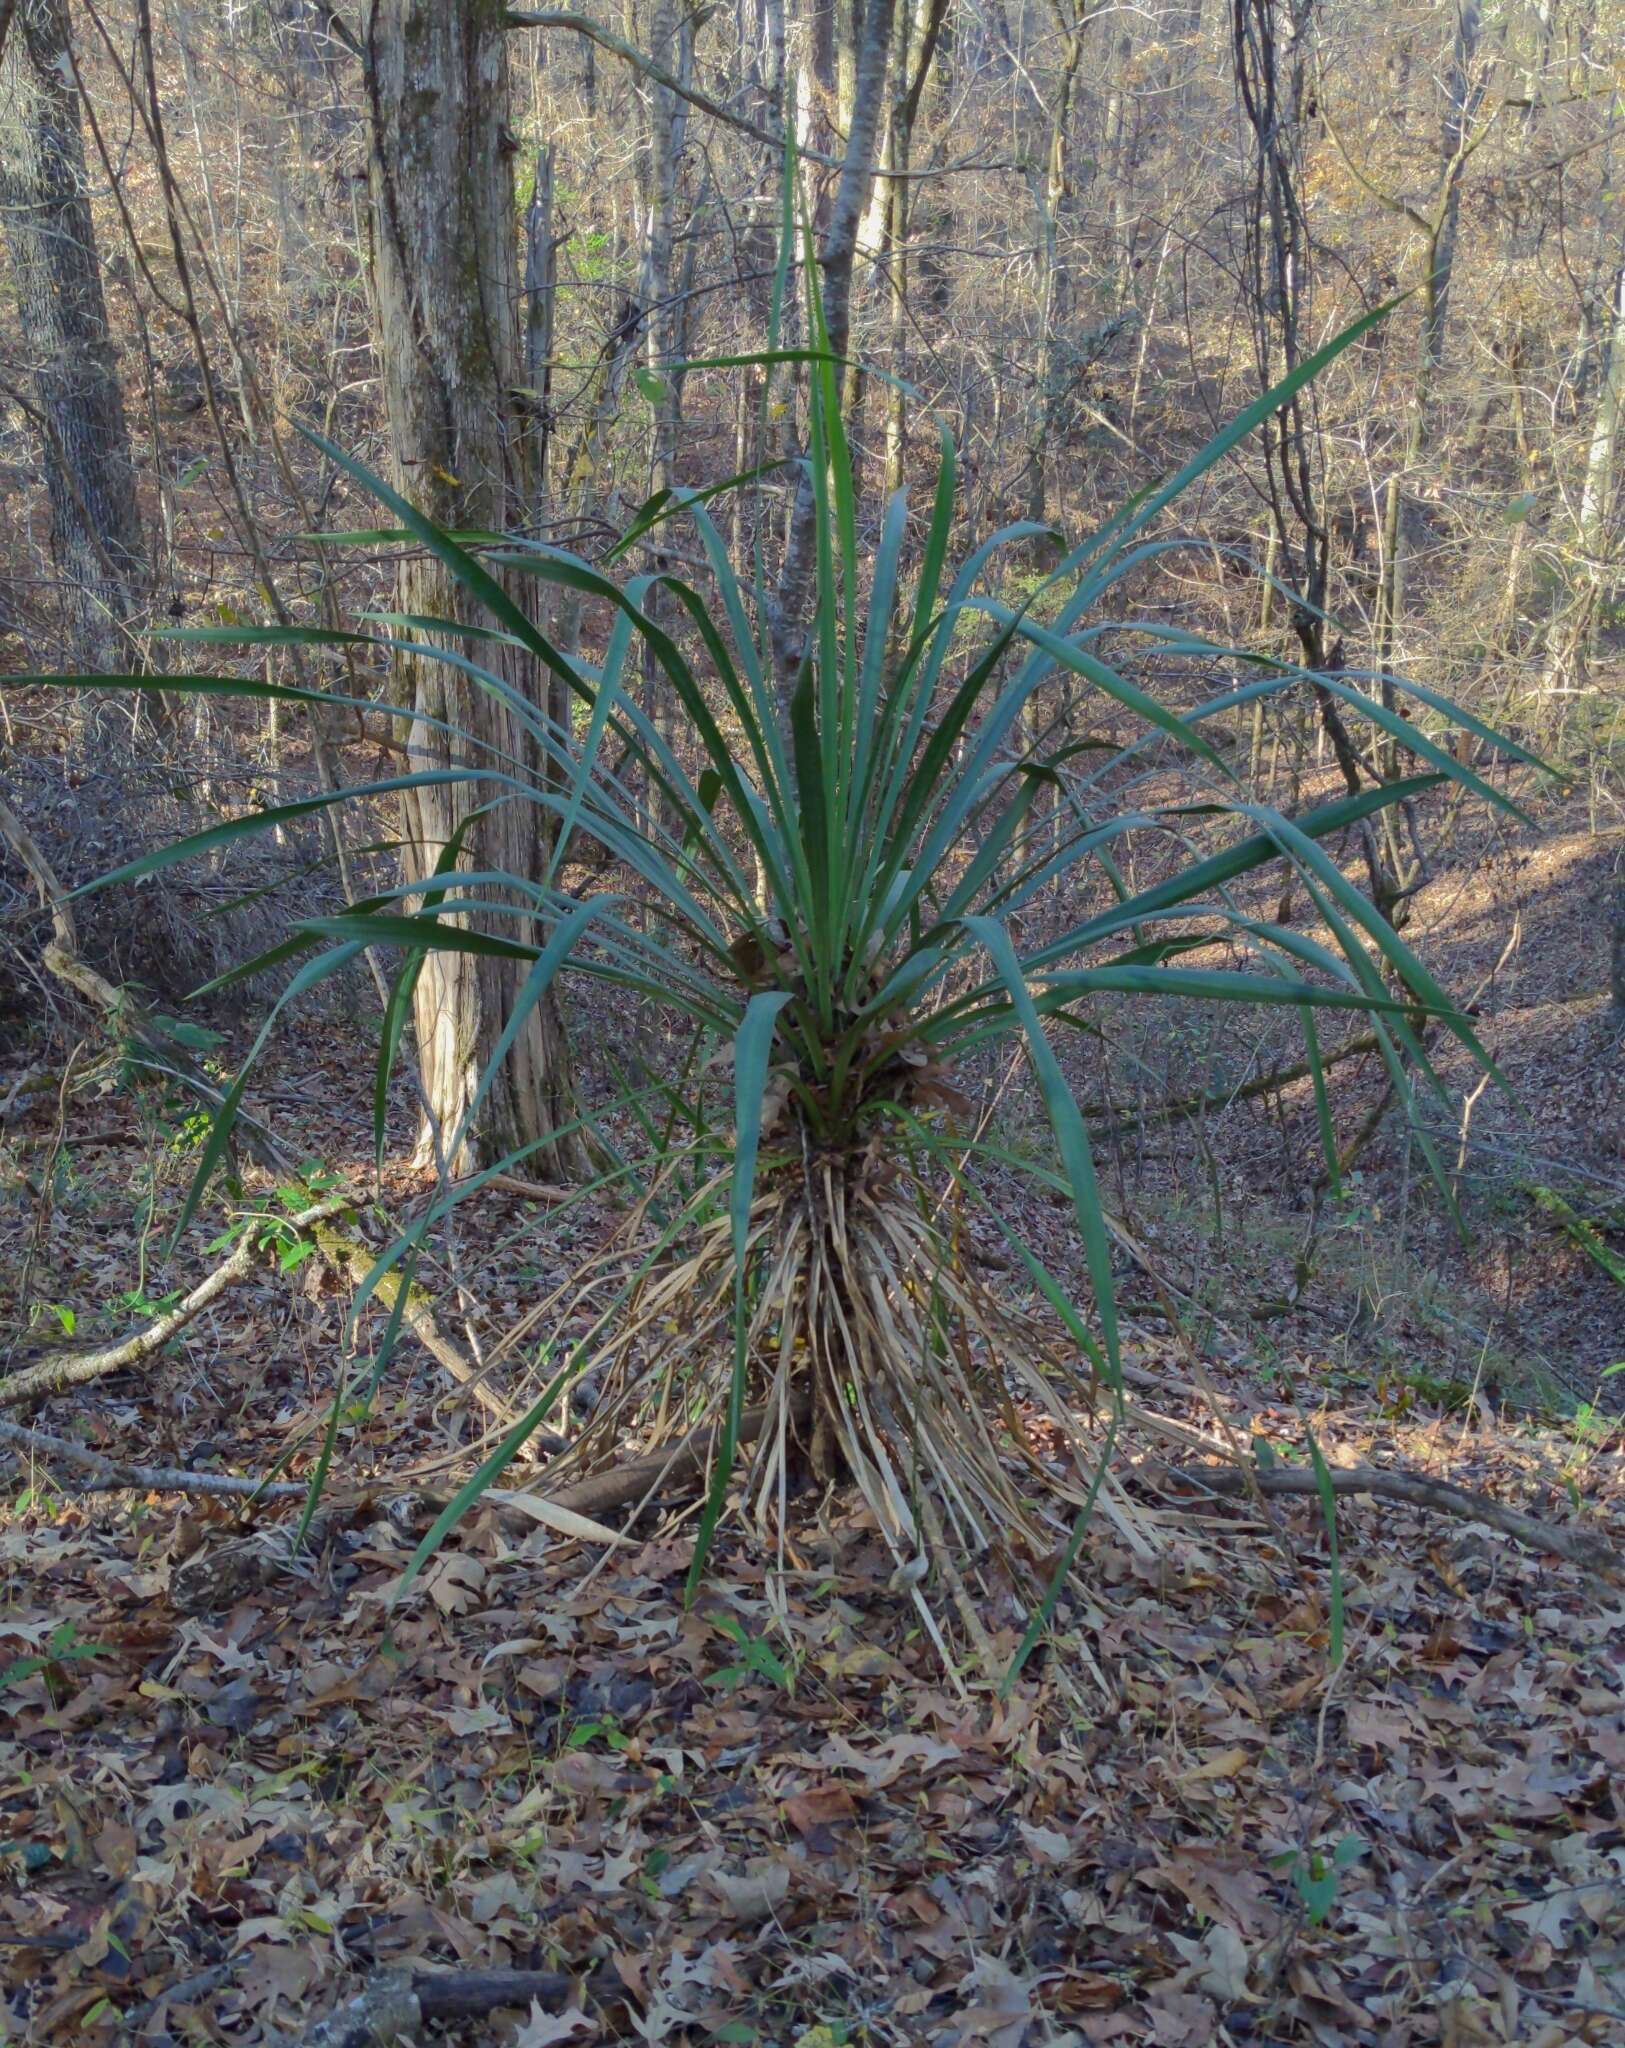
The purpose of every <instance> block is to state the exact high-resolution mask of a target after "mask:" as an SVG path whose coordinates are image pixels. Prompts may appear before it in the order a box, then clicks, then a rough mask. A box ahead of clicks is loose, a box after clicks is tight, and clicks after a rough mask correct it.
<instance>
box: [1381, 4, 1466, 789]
mask: <svg viewBox="0 0 1625 2048" xmlns="http://www.w3.org/2000/svg"><path fill="white" fill-rule="evenodd" d="M1480 33H1481V21H1480V16H1479V11H1478V0H1461V4H1460V6H1459V7H1458V9H1457V13H1456V34H1455V44H1454V48H1453V50H1452V53H1451V61H1450V71H1449V75H1448V77H1447V79H1446V83H1445V113H1444V121H1443V124H1442V127H1441V129H1440V134H1439V155H1440V158H1441V164H1442V167H1441V171H1440V178H1439V186H1438V190H1437V193H1436V196H1435V200H1434V206H1433V211H1432V213H1431V214H1430V215H1428V216H1427V217H1426V220H1425V226H1426V229H1427V232H1426V235H1425V238H1424V242H1423V250H1422V261H1423V272H1422V283H1421V300H1422V329H1421V337H1420V340H1419V342H1418V346H1417V356H1416V372H1415V375H1414V377H1413V379H1412V382H1411V391H1410V403H1409V407H1408V414H1407V419H1406V426H1405V439H1404V443H1403V447H1402V451H1401V456H1400V460H1399V463H1398V465H1397V466H1396V467H1395V469H1394V471H1393V473H1392V474H1391V475H1390V477H1389V479H1388V488H1387V491H1386V494H1385V496H1384V500H1383V514H1382V565H1381V571H1380V577H1379V581H1378V585H1377V605H1376V620H1375V637H1376V660H1377V667H1378V669H1379V670H1380V671H1382V672H1383V673H1384V674H1386V673H1388V672H1389V671H1390V670H1391V669H1392V668H1393V666H1394V661H1395V658H1396V656H1397V653H1398V643H1399V621H1400V616H1401V614H1402V612H1403V610H1404V605H1405V564H1406V556H1407V554H1408V552H1409V547H1410V533H1409V520H1408V518H1407V510H1408V507H1407V504H1406V484H1407V482H1408V481H1409V480H1410V479H1412V478H1413V477H1414V476H1415V473H1416V471H1417V469H1418V468H1419V467H1420V465H1421V463H1422V462H1423V460H1424V458H1425V457H1426V455H1427V453H1428V449H1429V446H1430V443H1431V440H1432V432H1433V411H1434V397H1435V390H1436V386H1437V384H1438V377H1439V371H1440V369H1441V368H1442V366H1443V363H1444V338H1445V327H1446V323H1447V320H1448V318H1449V312H1450V287H1451V284H1452V281H1453V275H1454V270H1455V260H1456V230H1457V224H1458V222H1459V220H1460V217H1461V184H1462V175H1463V173H1464V171H1465V170H1466V167H1467V159H1468V157H1469V155H1470V154H1471V152H1472V150H1473V148H1474V147H1475V138H1474V136H1473V134H1472V125H1473V121H1474V119H1475V117H1476V116H1477V113H1478V109H1479V105H1480V102H1481V101H1482V99H1483V97H1484V81H1483V79H1482V78H1479V79H1477V80H1475V79H1474V78H1473V75H1472V71H1473V65H1474V63H1475V61H1476V59H1477V56H1478V44H1479V36H1480ZM1382 691H1383V700H1384V702H1385V703H1387V704H1389V705H1390V706H1392V703H1393V687H1392V685H1391V684H1387V683H1385V684H1383V686H1382ZM1382 753H1383V759H1384V763H1385V772H1388V773H1392V772H1393V767H1394V748H1393V743H1392V742H1391V741H1388V742H1385V743H1384V745H1383V749H1382Z"/></svg>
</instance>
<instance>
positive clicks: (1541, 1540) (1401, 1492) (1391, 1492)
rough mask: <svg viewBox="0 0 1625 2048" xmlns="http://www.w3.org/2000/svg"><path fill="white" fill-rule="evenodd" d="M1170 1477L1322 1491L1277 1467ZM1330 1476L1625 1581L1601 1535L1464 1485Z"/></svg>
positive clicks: (1217, 1486) (1343, 1470)
mask: <svg viewBox="0 0 1625 2048" xmlns="http://www.w3.org/2000/svg"><path fill="white" fill-rule="evenodd" d="M1169 1472H1170V1475H1171V1476H1172V1477H1173V1478H1175V1479H1182V1480H1184V1481H1185V1482H1186V1484H1187V1485H1190V1486H1199V1487H1203V1488H1205V1489H1206V1490H1207V1491H1208V1492H1209V1493H1223V1494H1234V1493H1251V1492H1252V1491H1253V1490H1254V1488H1255V1487H1256V1488H1257V1490H1258V1492H1260V1493H1263V1494H1274V1495H1279V1494H1299V1495H1306V1496H1309V1497H1314V1496H1316V1495H1317V1494H1318V1492H1319V1484H1318V1482H1317V1480H1316V1478H1315V1475H1314V1473H1313V1472H1308V1471H1304V1470H1303V1469H1301V1468H1299V1467H1292V1468H1286V1469H1283V1468H1282V1467H1281V1466H1275V1467H1274V1468H1273V1469H1272V1470H1270V1471H1268V1472H1263V1471H1259V1470H1258V1469H1257V1468H1256V1467H1255V1468H1254V1469H1253V1470H1252V1471H1251V1472H1240V1471H1238V1470H1237V1469H1236V1468H1235V1467H1234V1466H1230V1467H1224V1466H1218V1465H1174V1466H1170V1467H1169ZM1329 1476H1330V1479H1331V1484H1332V1491H1333V1493H1343V1494H1367V1495H1369V1496H1371V1497H1372V1498H1373V1499H1375V1500H1397V1501H1404V1502H1405V1503H1406V1505H1407V1506H1410V1507H1418V1508H1435V1509H1437V1510H1438V1511H1439V1513H1441V1514H1446V1515H1455V1516H1456V1517H1457V1518H1458V1519H1459V1520H1461V1521H1464V1522H1482V1523H1484V1525H1485V1526H1486V1527H1487V1528H1491V1529H1498V1530H1499V1531H1500V1532H1501V1534H1502V1535H1503V1536H1512V1537H1515V1538H1516V1539H1517V1540H1518V1541H1519V1542H1520V1543H1527V1544H1528V1545H1529V1547H1530V1549H1531V1550H1542V1551H1545V1552H1546V1553H1547V1555H1548V1556H1551V1557H1561V1558H1563V1559H1564V1560H1565V1561H1566V1562H1567V1563H1569V1564H1576V1565H1579V1566H1580V1567H1581V1569H1582V1570H1584V1571H1591V1572H1598V1573H1600V1574H1602V1575H1603V1576H1604V1577H1606V1578H1613V1579H1618V1578H1621V1577H1625V1558H1621V1557H1620V1555H1619V1553H1618V1552H1617V1551H1616V1550H1614V1549H1613V1548H1612V1546H1611V1545H1610V1544H1609V1543H1607V1542H1606V1541H1605V1540H1604V1539H1603V1538H1602V1537H1601V1536H1597V1535H1593V1534H1592V1532H1591V1531H1590V1530H1588V1529H1564V1528H1559V1527H1558V1526H1557V1525H1556V1524H1554V1523H1551V1522H1542V1521H1540V1520H1539V1519H1538V1518H1537V1517H1536V1516H1534V1515H1526V1514H1524V1513H1523V1512H1522V1510H1521V1509H1519V1508H1509V1507H1508V1506H1506V1504H1505V1503H1504V1502H1502V1501H1498V1500H1492V1499H1491V1498H1490V1496H1489V1495H1488V1494H1487V1493H1472V1492H1470V1491H1469V1490H1468V1489H1467V1488H1466V1487H1465V1486H1453V1485H1451V1483H1450V1482H1449V1480H1447V1479H1429V1478H1427V1477H1425V1476H1424V1474H1422V1473H1420V1472H1390V1471H1385V1470H1383V1469H1382V1468H1380V1467H1378V1466H1376V1465H1333V1466H1332V1467H1331V1468H1330V1475H1329Z"/></svg>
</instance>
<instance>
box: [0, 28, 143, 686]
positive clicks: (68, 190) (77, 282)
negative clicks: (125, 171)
mask: <svg viewBox="0 0 1625 2048" xmlns="http://www.w3.org/2000/svg"><path fill="white" fill-rule="evenodd" d="M0 215H3V217H4V222H5V239H6V244H7V247H8V249H9V251H10V255H11V262H12V268H13V271H14V273H15V276H16V283H17V299H18V308H19V312H20V315H21V328H22V340H23V344H24V346H25V348H26V349H27V351H28V353H29V355H30V357H31V358H32V375H31V380H30V381H31V385H32V390H31V392H30V394H29V411H30V414H31V419H32V424H33V426H34V428H35V431H36V432H37V434H38V437H39V441H40V444H41V462H42V466H43V469H44V472H45V480H46V490H47V494H48V496H49V499H50V507H51V552H52V555H53V557H54V560H55V564H56V568H57V571H58V573H59V575H60V576H61V578H62V583H63V591H64V601H65V607H66V614H67V626H68V638H69V641H70V645H71V659H72V662H73V665H74V666H75V667H76V668H78V669H81V670H83V671H85V672H86V673H95V672H99V671H107V670H116V669H120V668H128V667H130V666H131V665H132V662H133V648H132V641H131V625H132V621H133V619H134V617H135V614H136V611H137V609H138V606H139V603H140V599H141V596H142V593H143V587H144V584H145V569H144V549H143V544H142V534H141V522H140V516H139V512H138V508H137V505H136V495H135V471H134V467H133V465H132V463H131V459H130V435H129V428H128V426H127V424H126V422H125V417H124V401H123V398H122V395H121V393H120V390H119V380H118V369H117V365H116V363H115V360H114V355H113V347H112V342H111V339H110V337H109V334H108V325H107V304H106V300H105V298H104V297H103V293H102V274H101V265H100V262H99V260H98V258H97V253H96V236H95V228H94V225H93V223H92V220H91V212H90V195H89V192H88V190H87V188H86V180H85V146H84V137H83V133H82V130H81V127H80V114H79V95H78V90H77V87H76V84H75V80H74V71H73V59H72V55H71V51H70V48H69V43H68V19H67V12H66V8H65V5H64V0H18V4H17V6H16V8H15V9H14V11H13V13H12V19H11V24H10V33H9V35H8V36H7V38H6V43H5V51H4V56H3V58H0Z"/></svg>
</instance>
